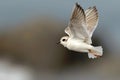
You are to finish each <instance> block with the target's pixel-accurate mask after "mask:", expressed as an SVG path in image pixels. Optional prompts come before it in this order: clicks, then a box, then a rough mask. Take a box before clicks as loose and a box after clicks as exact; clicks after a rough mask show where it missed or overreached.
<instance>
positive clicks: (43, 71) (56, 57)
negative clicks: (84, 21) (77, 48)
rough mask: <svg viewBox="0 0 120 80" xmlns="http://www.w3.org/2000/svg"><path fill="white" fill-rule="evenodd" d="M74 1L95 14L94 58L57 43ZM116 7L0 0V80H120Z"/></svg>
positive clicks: (92, 1) (113, 3)
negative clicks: (99, 51) (96, 51)
mask: <svg viewBox="0 0 120 80" xmlns="http://www.w3.org/2000/svg"><path fill="white" fill-rule="evenodd" d="M76 2H79V3H80V5H81V6H82V7H83V8H84V9H87V8H88V7H89V6H95V5H96V7H97V9H98V11H99V24H98V27H97V29H96V31H95V32H94V35H93V37H92V39H93V45H94V46H98V45H101V46H103V48H104V55H103V56H102V57H100V58H98V59H94V60H93V59H88V56H87V54H82V53H78V52H74V51H69V50H67V49H66V48H64V47H63V46H62V45H58V44H56V43H57V42H58V41H59V39H60V38H61V37H62V36H64V35H66V34H65V33H64V29H65V28H66V27H67V24H68V22H69V18H70V15H71V12H72V9H73V6H74V4H75V3H76ZM119 7H120V1H118V0H109V1H105V0H66V1H65V0H0V80H119V79H120V68H119V67H120V62H119V60H120V58H119V57H120V37H119V34H120V31H119V30H120V27H119V24H120V17H119V14H120V9H119Z"/></svg>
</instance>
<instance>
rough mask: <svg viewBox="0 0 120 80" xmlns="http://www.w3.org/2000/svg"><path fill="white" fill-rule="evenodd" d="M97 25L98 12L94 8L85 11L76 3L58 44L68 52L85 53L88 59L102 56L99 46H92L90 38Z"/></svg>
mask: <svg viewBox="0 0 120 80" xmlns="http://www.w3.org/2000/svg"><path fill="white" fill-rule="evenodd" d="M97 25H98V11H97V9H96V7H95V6H94V7H89V8H88V9H87V10H86V11H84V10H83V8H82V7H81V6H80V5H79V4H78V3H76V4H75V7H74V9H73V12H72V15H71V18H70V22H69V24H68V27H67V28H66V29H65V33H66V34H67V35H68V36H64V37H62V38H61V39H60V44H62V45H63V46H64V47H66V48H68V49H69V50H73V51H77V52H87V53H88V57H89V58H93V59H94V58H97V57H99V56H102V55H103V48H102V47H101V46H97V47H94V46H92V45H91V44H92V40H91V37H92V35H93V32H94V30H95V29H96V27H97Z"/></svg>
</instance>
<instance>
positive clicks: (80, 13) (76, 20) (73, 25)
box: [65, 3, 89, 40]
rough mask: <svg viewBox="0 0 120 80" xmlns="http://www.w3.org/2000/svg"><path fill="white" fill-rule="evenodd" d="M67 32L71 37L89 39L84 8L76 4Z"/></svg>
mask: <svg viewBox="0 0 120 80" xmlns="http://www.w3.org/2000/svg"><path fill="white" fill-rule="evenodd" d="M65 32H66V33H67V34H68V35H69V36H70V37H75V38H79V39H83V40H85V39H87V38H88V37H89V35H88V32H87V27H86V16H85V12H84V10H83V8H82V7H81V6H80V5H79V4H78V3H76V5H75V8H74V10H73V13H72V16H71V18H70V22H69V24H68V27H67V28H66V29H65Z"/></svg>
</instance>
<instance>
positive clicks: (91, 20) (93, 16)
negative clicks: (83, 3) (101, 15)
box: [85, 6, 98, 37]
mask: <svg viewBox="0 0 120 80" xmlns="http://www.w3.org/2000/svg"><path fill="white" fill-rule="evenodd" d="M85 14H86V24H87V30H88V32H89V34H90V37H92V34H93V32H94V30H95V29H96V27H97V24H98V11H97V9H96V7H95V6H94V7H89V8H88V9H87V10H86V11H85Z"/></svg>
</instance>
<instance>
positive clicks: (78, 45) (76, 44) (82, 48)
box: [67, 40, 92, 52]
mask: <svg viewBox="0 0 120 80" xmlns="http://www.w3.org/2000/svg"><path fill="white" fill-rule="evenodd" d="M91 47H92V46H91V45H89V44H87V43H84V42H82V41H74V40H72V41H70V42H69V44H68V45H67V48H68V49H70V50H73V51H77V52H88V49H91Z"/></svg>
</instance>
